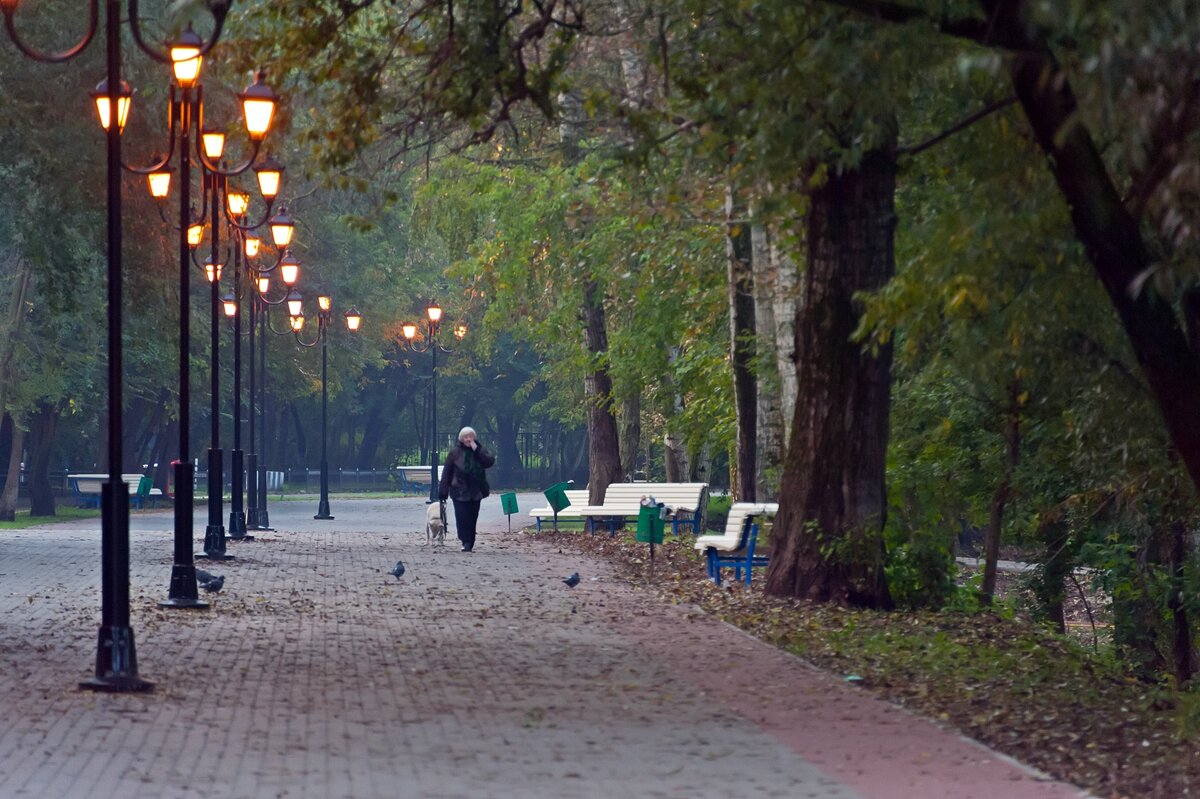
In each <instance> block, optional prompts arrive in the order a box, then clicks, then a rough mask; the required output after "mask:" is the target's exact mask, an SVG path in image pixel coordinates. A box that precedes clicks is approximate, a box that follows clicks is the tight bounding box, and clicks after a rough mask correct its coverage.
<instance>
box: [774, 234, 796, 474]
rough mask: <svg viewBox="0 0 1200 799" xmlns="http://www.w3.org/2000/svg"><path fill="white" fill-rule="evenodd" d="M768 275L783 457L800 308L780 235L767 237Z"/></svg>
mask: <svg viewBox="0 0 1200 799" xmlns="http://www.w3.org/2000/svg"><path fill="white" fill-rule="evenodd" d="M770 239H771V264H772V268H771V272H772V274H773V275H774V276H775V297H774V309H773V310H774V316H775V366H776V369H778V371H779V407H780V414H781V416H782V417H783V440H782V441H781V442H780V445H781V451H782V453H784V455H781V457H783V456H785V455H786V453H787V446H788V440H789V437H790V436H791V434H792V419H793V417H795V415H796V394H797V391H798V388H797V386H798V384H797V378H796V318H797V315H798V314H799V312H800V309H801V308H802V307H803V298H802V297H801V296H800V280H799V270H797V269H796V263H797V261H796V260H795V259H793V258H792V256H791V255H790V253H789V251H788V250H787V249H785V248H784V247H783V246H781V245H780V233H779V232H778V231H776V232H774V233H773V234H772V235H771V237H770Z"/></svg>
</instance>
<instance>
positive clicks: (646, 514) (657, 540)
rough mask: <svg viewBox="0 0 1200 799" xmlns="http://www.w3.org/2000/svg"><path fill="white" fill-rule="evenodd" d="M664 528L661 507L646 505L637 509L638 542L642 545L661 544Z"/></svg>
mask: <svg viewBox="0 0 1200 799" xmlns="http://www.w3.org/2000/svg"><path fill="white" fill-rule="evenodd" d="M664 527H665V525H664V524H663V518H662V508H661V506H659V505H647V506H643V507H641V508H639V509H638V525H637V540H638V541H640V542H641V543H643V544H661V543H662V542H663V528H664Z"/></svg>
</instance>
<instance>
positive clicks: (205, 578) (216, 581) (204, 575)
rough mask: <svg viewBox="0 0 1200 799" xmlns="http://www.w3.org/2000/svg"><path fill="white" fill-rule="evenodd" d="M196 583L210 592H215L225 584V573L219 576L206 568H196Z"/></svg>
mask: <svg viewBox="0 0 1200 799" xmlns="http://www.w3.org/2000/svg"><path fill="white" fill-rule="evenodd" d="M196 583H197V584H198V585H199V586H200V587H201V588H203V589H204V590H205V591H208V592H209V593H210V594H215V593H217V592H218V591H220V590H221V587H222V586H223V585H225V575H223V574H222V575H221V576H220V577H218V576H216V575H215V574H210V573H208V572H206V571H204V569H196Z"/></svg>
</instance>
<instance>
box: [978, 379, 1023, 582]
mask: <svg viewBox="0 0 1200 799" xmlns="http://www.w3.org/2000/svg"><path fill="white" fill-rule="evenodd" d="M1020 397H1021V381H1020V380H1019V379H1017V378H1016V377H1014V378H1013V380H1012V383H1011V384H1010V385H1009V389H1008V418H1007V420H1006V421H1005V424H1004V452H1005V455H1004V473H1003V474H1002V475H1001V477H1000V484H999V485H997V486H996V492H995V493H994V494H993V495H992V512H991V518H990V519H989V520H988V529H987V532H986V533H985V534H984V536H983V550H984V561H983V584H982V585H981V586H980V588H979V599H980V601H981V602H982V603H983V604H984V605H990V604H992V597H994V596H995V594H996V564H997V562H998V561H999V559H1000V533H1001V532H1002V530H1003V527H1004V509H1005V507H1006V506H1007V505H1008V498H1009V495H1010V494H1011V493H1012V484H1013V476H1014V475H1015V474H1016V471H1017V463H1018V462H1019V461H1020V457H1021V399H1020Z"/></svg>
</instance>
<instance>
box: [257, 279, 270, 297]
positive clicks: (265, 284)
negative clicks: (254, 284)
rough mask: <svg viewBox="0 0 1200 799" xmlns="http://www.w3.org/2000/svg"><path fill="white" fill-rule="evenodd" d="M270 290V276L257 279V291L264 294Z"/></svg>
mask: <svg viewBox="0 0 1200 799" xmlns="http://www.w3.org/2000/svg"><path fill="white" fill-rule="evenodd" d="M270 290H271V278H269V277H260V278H259V279H258V293H259V294H266V293H267V292H268V291H270Z"/></svg>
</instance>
